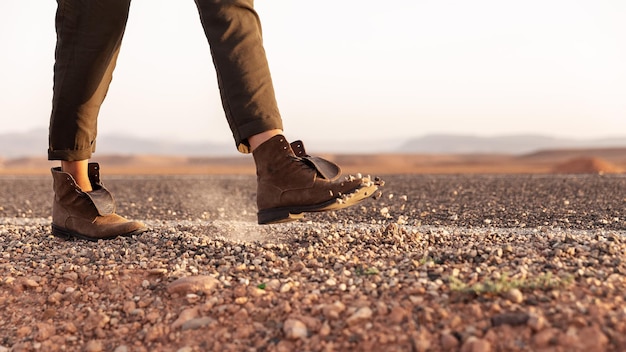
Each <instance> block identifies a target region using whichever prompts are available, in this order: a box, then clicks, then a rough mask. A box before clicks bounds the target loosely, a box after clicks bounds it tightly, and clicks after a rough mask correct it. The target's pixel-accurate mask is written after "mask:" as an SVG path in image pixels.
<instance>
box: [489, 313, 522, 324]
mask: <svg viewBox="0 0 626 352" xmlns="http://www.w3.org/2000/svg"><path fill="white" fill-rule="evenodd" d="M528 318H529V316H528V314H527V313H503V314H498V315H494V316H493V317H491V325H493V326H494V327H495V326H500V325H504V324H508V325H511V326H516V325H523V324H526V322H528Z"/></svg>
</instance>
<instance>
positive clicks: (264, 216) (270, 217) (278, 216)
mask: <svg viewBox="0 0 626 352" xmlns="http://www.w3.org/2000/svg"><path fill="white" fill-rule="evenodd" d="M303 217H304V214H303V213H296V214H292V213H290V212H289V210H285V209H265V210H262V211H259V212H258V213H257V219H258V223H259V225H267V224H278V223H281V222H289V221H296V220H299V219H302V218H303Z"/></svg>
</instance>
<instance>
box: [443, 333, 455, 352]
mask: <svg viewBox="0 0 626 352" xmlns="http://www.w3.org/2000/svg"><path fill="white" fill-rule="evenodd" d="M441 347H442V348H443V349H444V350H446V351H452V350H454V351H456V350H457V348H458V347H459V340H458V339H457V338H456V337H455V336H454V335H452V334H450V333H443V334H441Z"/></svg>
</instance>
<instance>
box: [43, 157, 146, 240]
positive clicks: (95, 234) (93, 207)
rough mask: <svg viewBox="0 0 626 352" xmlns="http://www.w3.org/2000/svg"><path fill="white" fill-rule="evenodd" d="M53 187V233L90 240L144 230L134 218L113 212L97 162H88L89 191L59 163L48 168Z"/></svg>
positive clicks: (138, 232) (111, 198) (59, 235)
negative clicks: (131, 219)
mask: <svg viewBox="0 0 626 352" xmlns="http://www.w3.org/2000/svg"><path fill="white" fill-rule="evenodd" d="M51 171H52V178H53V188H54V201H53V203H52V234H53V235H55V236H57V237H62V238H66V239H70V238H80V239H85V240H90V241H97V240H101V239H111V238H115V237H118V236H131V235H136V234H140V233H142V232H144V231H146V230H147V228H146V226H145V225H144V224H142V223H140V222H137V221H130V220H128V219H126V218H124V217H121V216H119V215H117V214H116V213H115V200H114V199H113V195H111V193H110V192H109V191H108V190H107V189H106V188H104V186H103V185H102V183H100V173H99V165H98V164H97V163H90V164H89V180H90V181H91V185H92V187H93V191H92V192H83V191H82V190H81V189H80V187H78V185H77V184H76V181H75V180H74V178H73V177H72V175H70V174H69V173H67V172H63V171H61V168H60V167H55V168H52V169H51Z"/></svg>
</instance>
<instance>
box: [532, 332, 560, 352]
mask: <svg viewBox="0 0 626 352" xmlns="http://www.w3.org/2000/svg"><path fill="white" fill-rule="evenodd" d="M558 333H559V331H558V330H557V329H554V328H550V329H544V330H542V331H539V332H537V333H536V334H535V335H534V336H533V345H534V347H536V348H537V349H542V348H547V347H548V346H550V345H551V343H552V341H554V340H555V338H556V336H557V334H558Z"/></svg>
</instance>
